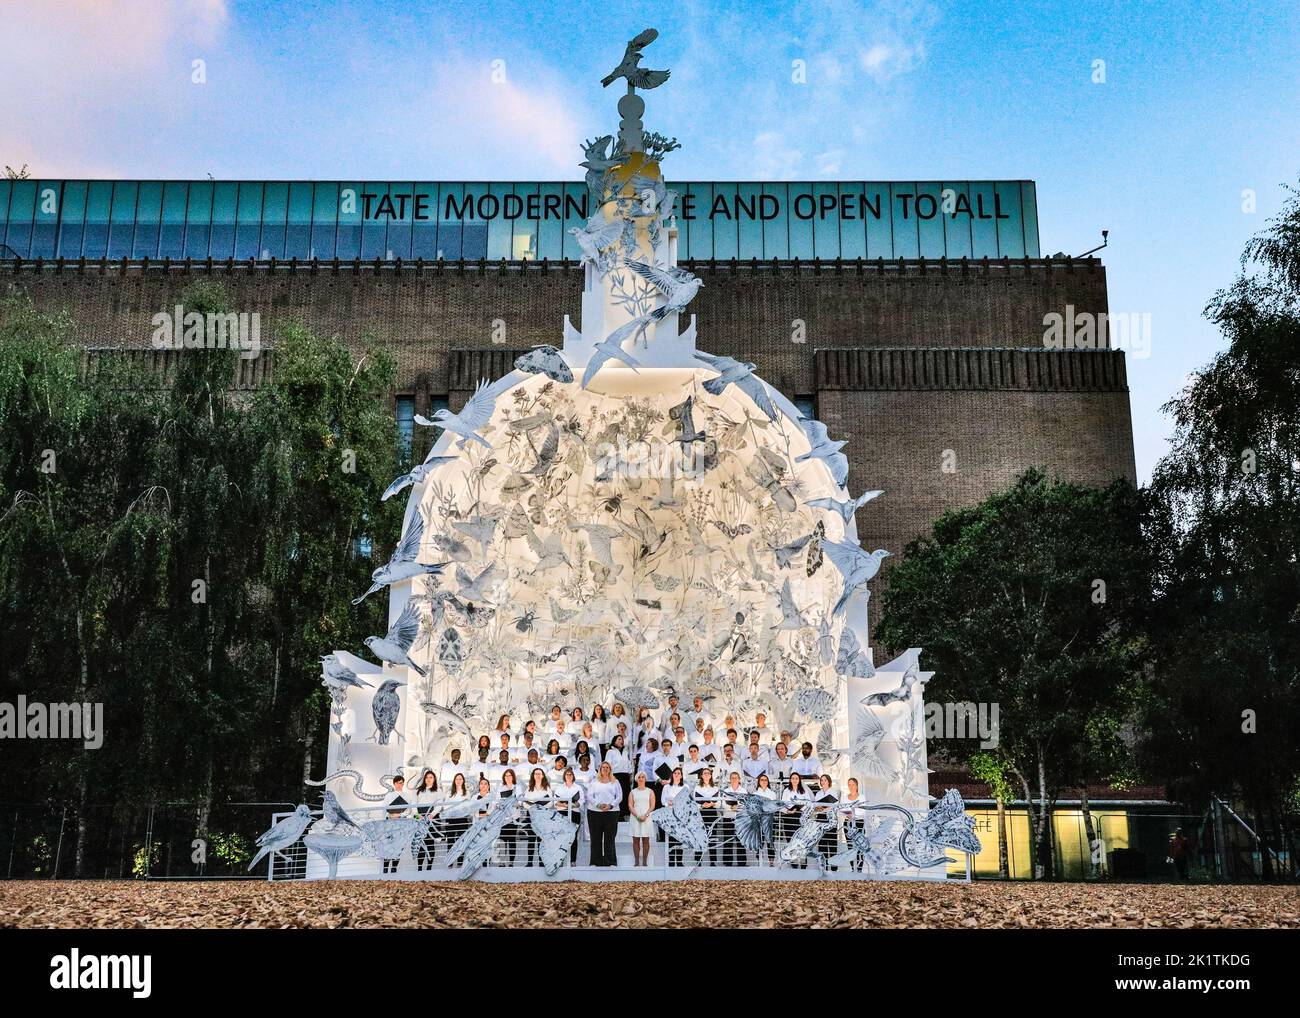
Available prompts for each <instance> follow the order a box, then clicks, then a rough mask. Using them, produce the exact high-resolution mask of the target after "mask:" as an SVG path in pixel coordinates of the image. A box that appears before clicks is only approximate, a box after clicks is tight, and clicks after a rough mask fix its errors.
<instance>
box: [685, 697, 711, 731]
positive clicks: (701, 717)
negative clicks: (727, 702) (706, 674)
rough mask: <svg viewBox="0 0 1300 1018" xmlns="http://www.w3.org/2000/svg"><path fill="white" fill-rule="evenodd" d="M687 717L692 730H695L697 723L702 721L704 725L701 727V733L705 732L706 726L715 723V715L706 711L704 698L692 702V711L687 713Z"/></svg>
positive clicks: (697, 698)
mask: <svg viewBox="0 0 1300 1018" xmlns="http://www.w3.org/2000/svg"><path fill="white" fill-rule="evenodd" d="M686 715H687V716H686V720H687V722H688V723H689V724H690V726H691V728H692V729H694V728H695V722H696V721H702V722H703V723H704V724H702V725H700V731H703V730H704V725H708V724H712V722H713V715H712V714H710V713H709V712H708V711H707V710H705V709H704V700H703V698H702V697H698V696H697V697H696V698H695V699H694V701H692V706H691V709H690V710H689V711H687V712H686Z"/></svg>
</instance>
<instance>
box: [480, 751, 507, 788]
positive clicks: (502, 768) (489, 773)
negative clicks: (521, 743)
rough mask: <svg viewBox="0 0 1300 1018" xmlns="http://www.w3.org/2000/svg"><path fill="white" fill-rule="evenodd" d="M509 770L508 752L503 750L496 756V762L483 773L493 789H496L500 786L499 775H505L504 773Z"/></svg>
mask: <svg viewBox="0 0 1300 1018" xmlns="http://www.w3.org/2000/svg"><path fill="white" fill-rule="evenodd" d="M509 769H510V751H509V750H505V749H503V750H502V751H501V752H500V753H498V754H497V762H496V763H494V764H491V765H490V766H489V767H488V768H487V770H486V772H485V776H486V777H487V779H488V781H490V782H492V787H493V788H498V787H500V785H501V775H503V774H505V772H506V771H508V770H509Z"/></svg>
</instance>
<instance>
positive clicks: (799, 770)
mask: <svg viewBox="0 0 1300 1018" xmlns="http://www.w3.org/2000/svg"><path fill="white" fill-rule="evenodd" d="M793 769H794V772H795V773H796V774H798V775H799V777H801V778H803V779H804V781H805V782H807V781H809V780H812V781H814V782H816V781H817V780H818V779H819V778H820V777H821V776H822V762H821V761H820V760H818V759H817V757H815V756H814V755H813V747H812V743H811V742H805V743H804V744H803V745H802V746H800V747H799V755H798V756H797V757H795V758H794V764H793Z"/></svg>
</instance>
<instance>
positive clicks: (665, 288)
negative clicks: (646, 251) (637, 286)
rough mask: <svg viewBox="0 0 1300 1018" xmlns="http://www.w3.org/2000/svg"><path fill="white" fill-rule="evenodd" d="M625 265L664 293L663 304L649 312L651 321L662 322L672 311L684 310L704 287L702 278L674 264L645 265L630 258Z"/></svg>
mask: <svg viewBox="0 0 1300 1018" xmlns="http://www.w3.org/2000/svg"><path fill="white" fill-rule="evenodd" d="M627 267H628V268H629V269H631V270H632V271H633V272H635V273H636V274H637V275H638V276H640V277H641V278H642V279H644V280H645V281H646V282H648V283H650V284H651V285H652V286H654V288H655V289H656V290H658V291H659V292H660V293H662V294H663V295H664V298H665V300H664V304H663V305H662V306H661V307H657V308H655V309H654V310H653V311H651V312H650V316H649V317H650V318H651V320H652V321H656V322H662V321H663V320H664V319H665V318H667V317H668V316H669V315H671V314H673V313H674V312H677V311H682V310H684V309H685V307H686V305H687V304H689V303H690V302H691V301H692V300H694V299H695V295H696V294H697V293H699V292H700V290H701V289H702V288H703V287H704V281H703V280H702V279H700V278H699V277H698V276H695V275H693V274H692V273H690V272H687V271H686V270H685V269H681V268H678V267H677V266H675V265H664V266H659V265H647V264H646V263H645V262H639V261H637V260H636V259H634V258H630V259H628V263H627Z"/></svg>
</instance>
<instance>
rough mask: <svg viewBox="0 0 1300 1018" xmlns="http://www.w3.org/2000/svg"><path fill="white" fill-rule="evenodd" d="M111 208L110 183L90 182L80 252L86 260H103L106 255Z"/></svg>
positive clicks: (111, 192) (111, 188)
mask: <svg viewBox="0 0 1300 1018" xmlns="http://www.w3.org/2000/svg"><path fill="white" fill-rule="evenodd" d="M112 208H113V185H112V183H111V182H110V181H107V180H92V181H91V182H90V187H89V189H88V190H87V192H86V228H85V231H84V233H83V235H82V239H81V250H82V251H83V252H85V255H86V257H87V258H103V257H104V256H105V254H107V253H108V220H109V218H110V216H111V214H112Z"/></svg>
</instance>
